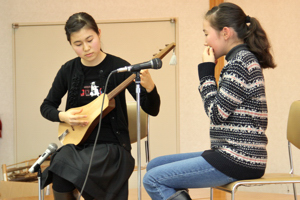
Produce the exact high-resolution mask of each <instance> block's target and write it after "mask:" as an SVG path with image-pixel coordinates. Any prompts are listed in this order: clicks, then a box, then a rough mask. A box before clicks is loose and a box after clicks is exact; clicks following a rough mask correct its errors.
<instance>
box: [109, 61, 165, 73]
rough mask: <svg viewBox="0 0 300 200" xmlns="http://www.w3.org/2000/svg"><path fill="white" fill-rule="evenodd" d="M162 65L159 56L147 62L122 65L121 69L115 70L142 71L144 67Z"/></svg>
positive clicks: (152, 67) (154, 67)
mask: <svg viewBox="0 0 300 200" xmlns="http://www.w3.org/2000/svg"><path fill="white" fill-rule="evenodd" d="M161 66H162V61H161V59H159V58H154V59H152V60H150V61H147V62H143V63H140V64H135V65H131V66H125V67H121V68H119V69H116V70H114V71H113V72H117V73H120V72H137V71H140V70H142V69H150V68H151V69H160V68H161Z"/></svg>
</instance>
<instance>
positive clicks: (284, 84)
mask: <svg viewBox="0 0 300 200" xmlns="http://www.w3.org/2000/svg"><path fill="white" fill-rule="evenodd" d="M232 2H236V3H237V4H239V5H241V6H242V7H243V9H244V10H245V12H246V13H247V14H249V15H250V16H255V17H257V18H258V19H259V20H260V21H261V23H262V25H263V27H264V28H265V30H266V32H267V33H268V35H269V38H270V40H271V43H272V45H273V48H274V55H275V60H276V62H277V64H278V68H277V69H276V70H266V71H265V72H264V73H265V77H266V89H267V98H268V103H269V111H270V112H269V113H270V114H269V116H270V120H269V128H268V131H267V135H268V137H269V145H268V150H269V162H268V168H267V171H268V172H281V171H286V170H288V165H287V164H285V163H287V161H288V156H287V154H286V153H287V145H286V142H285V140H286V137H285V131H286V119H287V114H288V109H289V105H290V103H291V102H292V101H294V100H297V99H299V96H300V95H299V93H298V85H299V82H300V79H299V78H298V76H299V71H300V68H299V67H298V66H299V64H300V61H299V60H298V59H297V58H298V57H299V55H300V52H298V49H299V48H297V45H298V43H299V41H300V39H299V37H298V35H299V28H298V27H299V26H298V19H300V17H299V16H300V14H299V12H298V10H297V8H299V6H300V2H299V1H294V0H286V1H282V0H263V1H262V0H252V1H249V0H248V1H247V0H234V1H232ZM0 5H1V6H0V27H1V31H0V60H1V65H0V80H1V84H2V85H1V87H0V94H1V96H0V98H1V100H0V117H1V119H2V123H3V133H2V135H3V136H2V138H1V139H0V164H2V163H7V164H10V163H14V161H15V153H14V149H15V148H14V140H15V139H14V135H13V134H14V124H13V121H14V117H13V114H14V111H13V97H14V92H13V91H14V88H13V77H14V76H13V63H12V58H13V55H12V45H13V42H12V28H11V24H12V23H15V22H19V23H21V22H56V21H58V22H61V21H66V19H67V18H68V17H69V16H70V15H71V14H73V13H74V12H78V11H85V12H88V13H90V14H91V15H93V16H94V17H95V19H97V20H124V19H148V18H151V19H153V18H165V17H176V18H178V22H177V23H178V24H177V26H178V44H177V45H178V48H179V55H178V63H179V107H180V109H179V117H180V118H179V123H180V124H179V127H180V129H179V130H180V131H179V132H180V140H179V141H178V143H179V144H180V152H191V151H199V150H204V149H207V148H208V147H209V136H208V124H209V121H208V119H207V117H206V116H205V114H204V109H203V106H202V101H201V99H200V95H199V94H198V91H197V86H198V75H197V64H198V63H199V62H201V57H202V56H201V55H202V51H203V41H204V35H203V32H202V17H203V15H204V13H205V11H206V10H207V9H208V7H209V1H208V0H188V1H186V0H176V1H175V0H163V1H161V0H152V1H146V0H139V1H137V0H135V1H134V0H127V1H121V0H114V1H101V0H98V1H96V0H90V1H81V0H72V1H71V0H69V1H66V0H65V1H62V0H52V1H41V0H26V1H25V0H10V1H6V0H0ZM45 39H47V38H45ZM32 51H34V49H32ZM45 51H47V47H45ZM32 59H34V58H32ZM33 73H34V72H33ZM28 117H30V113H28ZM32 123H33V125H34V122H32ZM28 148H31V147H28ZM294 153H297V154H296V157H298V158H299V157H300V156H299V153H298V152H296V151H294ZM295 161H296V162H297V164H298V165H299V166H300V161H299V160H295ZM295 170H296V172H299V174H300V167H298V168H296V169H295ZM289 189H291V187H286V186H280V187H275V186H274V187H268V189H263V190H262V191H268V192H287V191H288V190H289Z"/></svg>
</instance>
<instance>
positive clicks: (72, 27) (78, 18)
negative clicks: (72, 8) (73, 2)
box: [65, 12, 99, 43]
mask: <svg viewBox="0 0 300 200" xmlns="http://www.w3.org/2000/svg"><path fill="white" fill-rule="evenodd" d="M85 26H86V27H87V28H90V29H92V30H93V31H95V32H96V33H97V34H98V35H99V29H98V26H97V23H96V22H95V20H94V18H93V17H92V16H90V15H89V14H87V13H85V12H79V13H75V14H73V15H72V16H70V17H69V19H68V20H67V22H66V25H65V31H66V35H67V39H68V41H69V42H70V43H71V41H70V37H71V34H72V33H74V32H77V31H79V30H80V29H82V28H83V27H85Z"/></svg>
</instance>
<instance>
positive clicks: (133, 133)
mask: <svg viewBox="0 0 300 200" xmlns="http://www.w3.org/2000/svg"><path fill="white" fill-rule="evenodd" d="M127 112H128V129H129V135H130V142H131V143H135V142H136V141H137V117H136V115H137V107H136V102H135V101H130V102H127ZM140 130H141V139H143V138H145V137H147V136H148V114H147V113H145V112H144V111H143V110H142V109H140Z"/></svg>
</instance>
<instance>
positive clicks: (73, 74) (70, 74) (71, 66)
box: [40, 54, 160, 150]
mask: <svg viewBox="0 0 300 200" xmlns="http://www.w3.org/2000/svg"><path fill="white" fill-rule="evenodd" d="M129 65H130V64H129V63H128V62H127V61H125V60H123V59H121V58H119V57H116V56H113V55H110V54H107V55H106V57H105V59H104V60H103V61H102V62H101V63H100V66H99V67H100V69H101V70H99V79H100V80H101V81H102V82H103V83H105V81H106V79H107V77H108V75H109V74H110V72H111V71H113V70H115V69H118V68H120V67H124V66H129ZM131 74H132V73H130V72H124V73H117V74H113V75H112V76H111V78H110V80H109V82H108V89H107V92H106V93H107V94H108V93H109V92H110V91H111V90H113V89H114V88H115V87H117V86H118V85H120V84H121V83H122V82H123V81H124V80H125V79H127V78H128V77H129V76H130V75H131ZM84 80H85V76H84V73H83V69H82V64H81V60H80V58H79V57H77V58H74V59H72V60H70V61H68V62H66V63H65V64H64V65H63V66H62V67H61V68H60V70H59V71H58V73H57V75H56V77H55V79H54V81H53V84H52V87H51V89H50V91H49V93H48V95H47V97H46V98H45V99H44V101H43V103H42V105H41V107H40V110H41V113H42V115H43V117H45V118H46V119H48V120H50V121H54V122H60V120H59V117H58V114H59V112H60V111H59V110H57V109H58V107H59V105H60V104H61V99H62V97H63V96H64V95H65V94H66V93H67V92H68V94H67V102H66V109H65V110H68V109H70V108H74V107H79V106H82V105H80V93H81V90H82V87H83V83H84ZM103 85H104V84H103ZM135 88H136V87H135V83H134V82H133V83H131V84H130V85H129V86H127V90H128V91H129V93H130V94H131V95H132V96H133V98H134V99H135V98H136V90H135ZM140 97H141V98H140V99H141V107H142V109H143V110H144V111H145V112H146V113H148V114H150V115H152V116H156V115H157V114H158V112H159V108H160V97H159V94H158V92H157V89H156V87H155V88H154V89H153V90H152V91H151V92H150V93H147V91H146V90H145V89H144V88H143V87H141V94H140ZM95 98H96V97H95ZM92 100H93V99H92ZM115 102H116V103H115V104H116V105H115V108H114V109H113V110H112V111H111V112H110V113H109V114H108V115H107V116H106V117H107V118H109V120H108V121H110V123H111V127H112V131H113V132H114V134H115V136H116V137H117V139H118V141H119V143H120V145H122V146H123V147H124V148H125V149H127V150H130V149H131V145H130V139H129V132H128V118H127V109H126V99H125V89H124V90H122V91H121V92H120V93H119V94H118V95H117V96H116V97H115Z"/></svg>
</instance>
